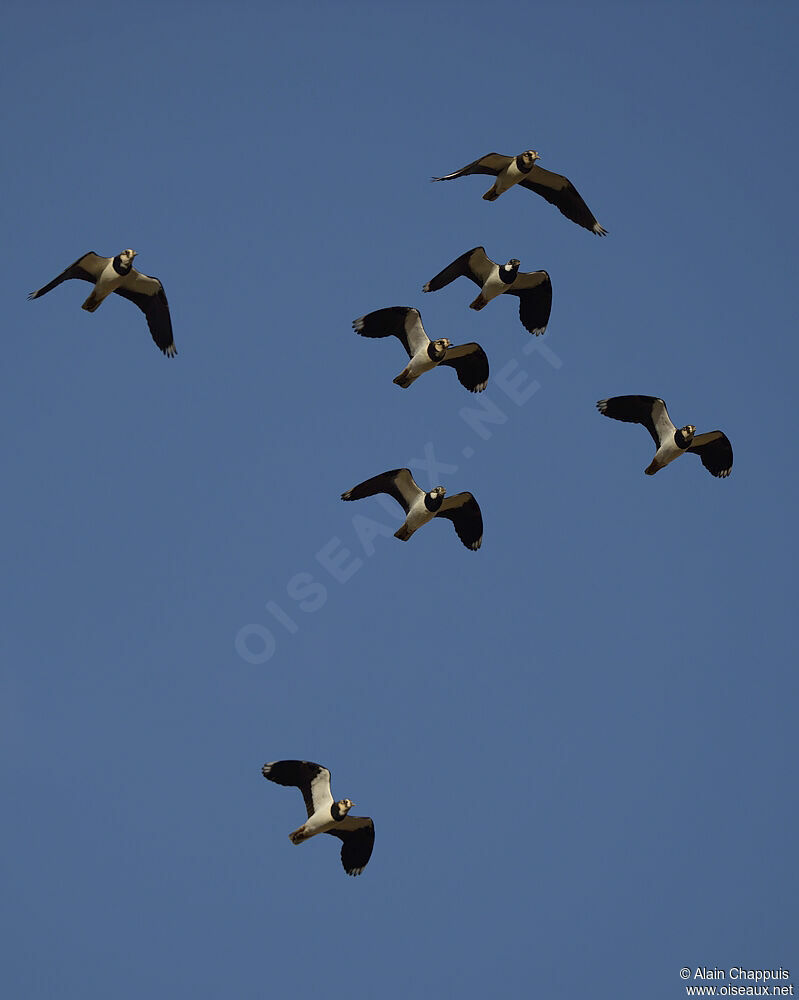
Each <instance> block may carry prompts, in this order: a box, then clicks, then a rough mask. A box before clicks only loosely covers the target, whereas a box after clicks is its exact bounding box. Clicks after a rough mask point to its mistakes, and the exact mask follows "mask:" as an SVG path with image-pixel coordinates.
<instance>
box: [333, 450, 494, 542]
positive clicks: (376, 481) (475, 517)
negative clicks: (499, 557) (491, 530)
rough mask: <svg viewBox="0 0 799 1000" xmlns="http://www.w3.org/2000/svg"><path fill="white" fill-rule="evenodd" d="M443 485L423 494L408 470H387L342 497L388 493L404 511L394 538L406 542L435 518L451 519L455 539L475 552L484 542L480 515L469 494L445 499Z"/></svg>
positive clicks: (478, 507) (363, 497)
mask: <svg viewBox="0 0 799 1000" xmlns="http://www.w3.org/2000/svg"><path fill="white" fill-rule="evenodd" d="M446 492H447V491H446V490H445V489H444V487H443V486H436V488H435V489H433V490H430V492H429V493H425V491H424V490H422V489H420V488H419V487H418V486H417V485H416V483H415V482H414V481H413V476H412V475H411V472H410V469H390V470H389V471H388V472H383V473H381V474H380V475H379V476H372V478H371V479H367V480H366V482H365V483H360V484H359V485H358V486H353V487H352V489H351V490H347V492H346V493H342V494H341V499H342V500H363V499H365V498H366V497H373V496H374V495H375V494H376V493H388V495H389V496H390V497H394V499H395V500H396V501H397V503H399V504H400V505H401V506H402V509H403V510H404V511H405V514H406V517H405V523H404V524H403V526H402V527H401V528H400V529H399V530H398V531H395V532H394V537H395V538H399V540H400V541H401V542H407V541H408V539H409V538H410V537H411V535H412V534H413V533H414V532H415V531H418V530H419V528H421V527H422V525H423V524H427V522H428V521H432V520H433V518H434V517H445V518H446V519H447V520H448V521H452V523H453V525H454V526H455V531H456V532H457V535H458V538H460V540H461V541H462V542H463V544H464V545H465V546H466V548H467V549H472V550H473V551H476V550H477V549H479V548H480V546H481V544H482V542H483V515H482V514H481V513H480V505H479V504H478V502H477V501H476V500H475V498H474V497H473V496H472V494H471V493H456V494H455V495H454V496H451V497H447V498H446V500H445V499H444V497H445V494H446Z"/></svg>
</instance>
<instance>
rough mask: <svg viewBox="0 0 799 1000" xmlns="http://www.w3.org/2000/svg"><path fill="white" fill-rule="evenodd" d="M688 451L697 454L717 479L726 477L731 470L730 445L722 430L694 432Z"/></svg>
mask: <svg viewBox="0 0 799 1000" xmlns="http://www.w3.org/2000/svg"><path fill="white" fill-rule="evenodd" d="M688 451H691V452H693V453H694V455H698V456H699V457H700V458H701V459H702V465H704V467H705V468H706V469H707V471H708V472H709V473H711V475H714V476H717V477H718V478H719V479H726V477H727V476H729V474H730V472H731V471H732V445H731V444H730V439H729V438H728V437H727V435H726V434H724V433H723V431H706V432H705V433H704V434H696V435H695V436H694V440H693V443H692V444H691V447H690V448H688Z"/></svg>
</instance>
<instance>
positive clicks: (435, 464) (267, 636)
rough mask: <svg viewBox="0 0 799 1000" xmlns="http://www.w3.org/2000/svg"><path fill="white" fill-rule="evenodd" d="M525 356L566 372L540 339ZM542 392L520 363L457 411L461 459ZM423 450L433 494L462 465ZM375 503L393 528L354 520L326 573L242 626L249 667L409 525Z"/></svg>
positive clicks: (326, 548)
mask: <svg viewBox="0 0 799 1000" xmlns="http://www.w3.org/2000/svg"><path fill="white" fill-rule="evenodd" d="M522 354H524V355H527V356H529V355H532V354H536V355H537V356H538V359H539V360H541V361H543V362H544V363H545V365H548V366H549V368H542V370H543V371H552V370H554V371H558V370H559V369H560V368H562V367H563V362H562V360H561V359H560V358H559V357H558V355H557V354H555V352H554V351H553V350H552V349H551V348H550V347H548V346H547V345H546V344H544V343H542V342H541V341H540V340H530V341H528V342H527V343H526V344H525V346H524V347H523V348H522ZM540 389H541V383H540V382H539V381H538V379H537V378H534V377H533V376H532V375H531V374H530V373H529V372H528V371H527V370H526V369H525V368H523V367H522V366H521V364H520V363H519V362H518V361H517V360H515V359H513V360H511V361H508V362H507V364H505V365H503V366H502V368H500V370H499V371H498V372H496V373H493V374H492V375H491V381H490V382H489V386H488V388H487V389H486V390H485V392H482V393H480V394H479V395H478V396H475V397H474V400H473V401H470V403H469V405H468V406H461V407H460V408H459V410H458V416H459V417H460V419H461V420H462V421H463V424H464V425H465V427H467V428H468V429H469V432H470V436H469V443H467V444H465V445H464V446H463V447H462V448H461V449H460V455H461V456H462V457H463V458H465V459H470V458H472V457H473V456H474V455H475V454H476V453H477V448H478V447H479V444H480V442H486V441H490V440H491V438H492V437H493V436H494V432H493V430H492V429H491V428H492V427H500V426H502V425H503V424H506V423H507V422H508V419H509V414H508V404H509V403H510V404H512V405H513V406H514V407H516V408H517V409H519V408H521V407H523V406H525V405H526V404H527V403H528V402H529V401H530V400H531V399H532V398H533V396H535V394H536V393H537V392H538V391H539V390H540ZM511 412H512V411H511ZM422 451H423V455H424V457H423V458H419V457H414V458H411V459H409V461H408V463H407V465H408V468H409V469H410V470H411V472H412V473H414V475H415V478H416V479H417V480H418V481H419V485H420V486H424V487H425V488H426V489H428V490H431V489H433V487H435V486H438V485H439V484H440V483H441V481H442V477H445V476H450V475H454V474H455V473H456V472H458V471H459V469H460V466H459V465H458V464H456V463H455V462H453V461H451V459H452V458H453V457H454V456H453V455H452V454H448V456H447V458H448V459H450V460H449V461H445V460H444V459H442V458H440V457H439V456H438V454H437V449H436V447H435V446H434V444H433V442H432V441H428V442H427V443H426V444H425V445H424V447H423V449H422ZM374 499H375V500H376V501H377V502H378V503H379V504H380V506H381V507H382V508H383V509H384V510H385V512H386V514H387V515H388V516H389V518H390V523H388V524H387V523H385V522H383V521H377V520H375V519H374V518H373V517H367V516H366V515H365V514H362V513H360V512H356V513H355V514H353V515H352V517H351V519H350V520H351V525H352V531H353V535H354V539H355V542H354V543H353V541H349V542H348V544H347V545H345V543H344V542H343V541H342V539H341V538H340V537H339V536H338V535H334V536H332V537H331V538H329V539H328V540H327V541H326V542H325V543H324V544H323V545H320V546H318V547H317V548H316V550H315V552H314V553H313V556H312V559H313V562H314V563H315V564H316V566H318V567H320V568H321V569H322V570H323V573H322V574H320V573H319V572H318V570H316V569H314V572H313V573H310V572H308V571H307V570H306V569H303V570H301V571H299V572H297V573H295V574H294V575H293V576H292V577H291V578H290V579H289V580H288V581H287V583H286V586H285V598H288V600H286V599H285V598H283V599H282V602H278V601H276V600H271V599H270V600H268V601H267V602H266V603H265V604H264V610H265V611H266V612H267V614H268V615H269V619H267V621H268V624H265V623H264V622H250V623H249V624H247V625H242V627H241V628H240V629H239V630H238V632H237V633H236V636H235V639H234V645H235V648H236V652H237V653H238V654H239V656H240V657H241V658H242V660H244V661H245V663H250V664H255V665H257V664H262V663H267V662H268V661H269V660H271V659H272V657H273V656H274V655H275V653H276V652H277V650H278V647H279V640H278V637H280V638H282V639H285V637H286V636H291V635H296V633H297V632H298V631H299V630H300V623H301V622H302V621H303V619H304V618H305V617H306V616H307V615H312V614H315V613H316V612H317V611H320V610H321V609H322V608H323V607H324V606H325V604H327V600H328V588H329V586H330V583H331V581H332V582H334V583H335V584H338V585H339V586H341V585H343V584H345V583H347V581H348V580H351V579H352V578H353V576H355V574H356V573H357V572H358V571H359V570H360V569H361V568H362V567H363V566H364V560H365V559H369V558H371V557H372V556H373V555H374V554H375V551H376V549H375V544H374V543H375V539H377V538H379V537H385V538H391V537H392V536H393V534H394V532H395V531H396V530H397V528H398V527H399V526H400V525H401V524H402V523H403V521H404V520H405V516H404V514H403V513H402V511H401V509H400V507H399V506H398V504H397V503H396V501H394V500H392V499H391V498H390V497H388V496H384V495H380V494H379V495H378V496H376V497H374ZM353 544H356V545H357V547H358V550H359V553H360V554H355V553H354V552H353V549H352V548H349V547H348V545H353ZM287 609H288V610H287ZM278 626H279V628H278Z"/></svg>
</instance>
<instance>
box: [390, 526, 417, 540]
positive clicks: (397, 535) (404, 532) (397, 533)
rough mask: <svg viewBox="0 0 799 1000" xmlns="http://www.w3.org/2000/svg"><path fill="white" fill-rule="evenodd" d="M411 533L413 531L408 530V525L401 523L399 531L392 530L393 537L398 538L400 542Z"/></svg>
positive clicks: (406, 538)
mask: <svg viewBox="0 0 799 1000" xmlns="http://www.w3.org/2000/svg"><path fill="white" fill-rule="evenodd" d="M412 534H413V532H412V531H411V530H410V528H409V527H408V525H407V524H403V526H402V527H401V528H400V529H399V531H395V532H394V537H395V538H399V540H400V541H401V542H407V541H408V539H409V538H410V537H411V535H412Z"/></svg>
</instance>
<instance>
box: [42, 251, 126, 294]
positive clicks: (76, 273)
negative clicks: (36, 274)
mask: <svg viewBox="0 0 799 1000" xmlns="http://www.w3.org/2000/svg"><path fill="white" fill-rule="evenodd" d="M109 260H111V258H110V257H101V256H100V255H99V254H96V253H95V252H94V251H93V250H90V251H89V252H88V253H85V254H84V255H83V256H82V257H78V259H77V260H76V261H75V263H74V264H70V265H69V267H68V268H66V270H64V271H62V272H61V274H59V275H58V277H57V278H53V280H52V281H50V282H48V283H47V284H46V285H45V286H44V287H43V288H39V289H38V290H37V291H35V292H31V293H30V295H29V296H28V298H29V299H38V298H39V297H40V296H42V295H46V294H47V293H48V292H51V291H52V290H53V289H54V288H55V287H56V286H57V285H60V284H61V282H62V281H68V280H69V279H70V278H80V279H81V280H82V281H91V283H92V284H94V283H95V282H96V281H97V279H98V278H99V277H100V275H101V274H102V273H103V269H104V268H105V267H106V265H107V264H108V262H109Z"/></svg>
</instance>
